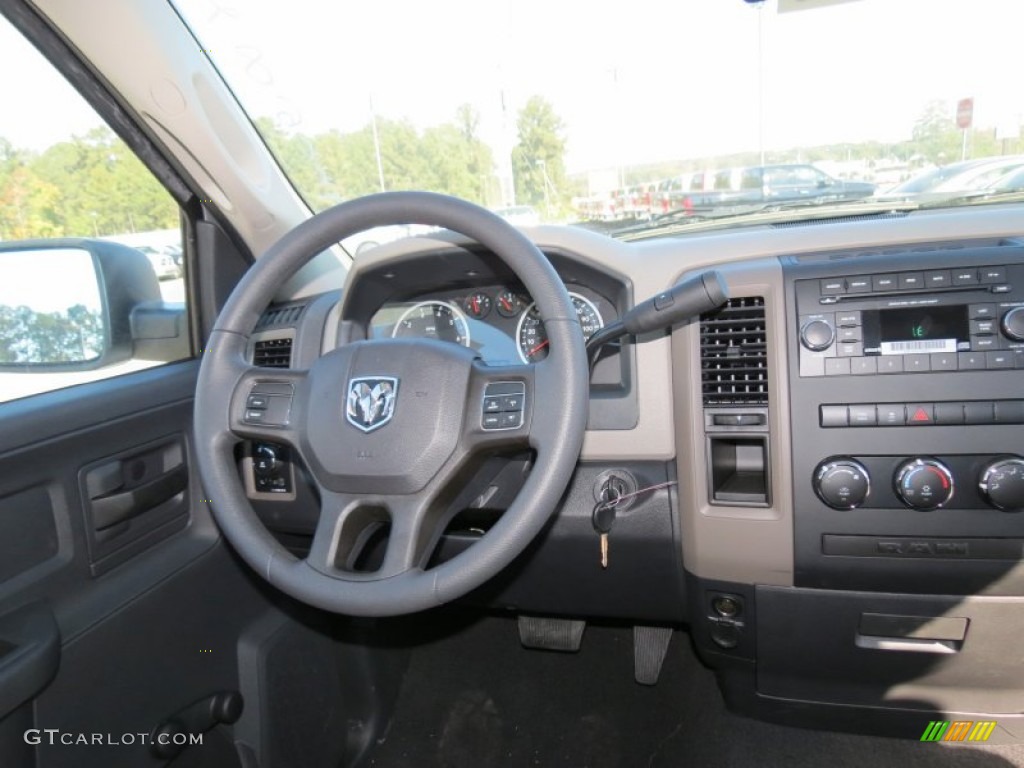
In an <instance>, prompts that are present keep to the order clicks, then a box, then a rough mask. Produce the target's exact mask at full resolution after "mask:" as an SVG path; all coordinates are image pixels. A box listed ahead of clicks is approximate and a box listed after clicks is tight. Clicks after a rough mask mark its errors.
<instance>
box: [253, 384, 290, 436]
mask: <svg viewBox="0 0 1024 768" xmlns="http://www.w3.org/2000/svg"><path fill="white" fill-rule="evenodd" d="M292 393H293V390H292V385H291V384H288V383H286V382H277V381H261V382H259V383H258V384H256V385H255V386H253V388H252V389H251V390H250V392H249V395H248V397H246V399H245V415H244V416H243V417H242V421H244V422H245V423H246V424H264V425H267V426H271V427H286V426H288V424H289V423H290V422H291V413H292V396H293V395H292Z"/></svg>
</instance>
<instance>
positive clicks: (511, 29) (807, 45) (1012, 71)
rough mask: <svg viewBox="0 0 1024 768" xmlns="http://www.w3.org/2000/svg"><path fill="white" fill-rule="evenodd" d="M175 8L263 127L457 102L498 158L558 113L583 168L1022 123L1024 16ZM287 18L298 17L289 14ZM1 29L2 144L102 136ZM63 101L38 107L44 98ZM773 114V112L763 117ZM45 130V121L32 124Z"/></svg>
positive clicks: (902, 1)
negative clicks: (935, 124) (938, 105)
mask: <svg viewBox="0 0 1024 768" xmlns="http://www.w3.org/2000/svg"><path fill="white" fill-rule="evenodd" d="M776 2H777V0H767V2H766V3H765V5H764V6H763V7H762V6H752V5H749V4H747V3H745V2H742V1H741V0H645V2H643V3H640V4H634V5H631V4H629V3H624V2H622V0H617V2H614V3H612V2H606V0H592V1H591V2H586V3H584V2H579V1H578V0H571V1H570V0H564V1H563V2H557V1H554V0H484V1H483V2H481V0H434V1H433V2H429V3H427V2H423V0H415V1H414V0H388V1H387V2H359V3H354V2H351V1H350V0H348V1H346V0H339V1H338V2H324V0H287V2H285V3H281V2H279V0H177V2H176V4H177V6H178V7H179V9H180V10H181V12H182V13H183V15H184V16H185V18H186V19H187V20H188V21H189V23H190V24H191V25H192V26H193V28H194V29H195V30H196V32H197V33H198V35H199V38H200V40H201V42H202V43H203V45H204V47H206V48H209V49H210V56H211V58H212V60H213V61H214V62H215V63H216V64H217V66H218V67H219V68H220V69H221V71H222V72H223V73H224V75H225V76H226V78H227V80H228V82H229V83H230V84H231V85H232V87H233V88H234V89H235V91H236V93H237V94H238V95H239V97H240V99H241V101H242V103H243V104H244V105H245V106H246V107H247V108H248V109H249V111H250V113H251V114H253V115H269V116H272V117H274V118H275V119H276V120H277V122H278V123H279V124H280V125H282V126H283V127H285V128H286V129H288V130H291V131H298V132H304V133H318V132H321V131H325V130H329V129H338V130H341V131H349V130H357V129H359V128H361V127H363V126H364V125H366V123H367V122H368V121H369V119H370V116H371V103H372V105H373V110H374V111H375V112H376V113H377V114H378V115H382V116H386V117H389V118H408V119H410V120H412V121H413V122H414V123H415V124H416V125H417V126H419V127H421V128H423V127H427V126H430V125H436V124H439V123H442V122H446V121H450V120H452V119H453V117H454V115H455V110H456V108H457V107H458V105H459V104H462V103H465V102H469V103H471V104H473V105H474V106H475V107H476V108H477V110H478V111H479V113H480V117H481V124H480V131H481V135H482V137H483V138H484V139H485V140H487V141H488V142H489V143H491V144H492V145H493V146H494V147H495V150H496V154H498V155H501V154H502V153H503V152H504V151H505V150H507V149H508V148H509V147H510V146H511V143H512V142H513V141H514V125H515V115H516V112H517V110H518V109H519V108H520V107H521V106H522V105H523V104H524V103H525V102H526V100H527V99H528V98H529V97H530V96H531V95H533V94H540V95H543V96H544V97H545V98H547V99H548V100H549V101H550V102H551V103H552V104H553V105H554V108H555V110H556V112H557V113H558V114H559V115H560V116H561V117H562V119H563V121H564V123H565V126H566V136H567V139H568V153H567V161H568V166H569V168H570V170H573V171H581V170H587V169H597V168H602V167H604V168H607V167H613V166H620V165H629V164H640V163H645V162H653V161H658V160H675V159H681V158H688V157H702V156H708V155H715V154H724V153H732V152H738V151H756V150H757V149H758V148H759V147H761V146H763V147H764V148H766V149H782V148H789V147H794V146H801V145H804V146H807V145H814V144H822V143H832V142H840V141H863V140H869V139H874V140H879V141H892V142H895V141H901V140H905V139H907V138H909V137H910V131H911V129H912V126H913V123H914V121H915V119H916V118H917V117H918V116H919V115H920V114H921V112H922V110H923V108H924V106H925V104H926V103H927V102H928V101H929V100H932V99H940V100H944V101H946V102H947V103H949V104H950V106H951V108H952V105H953V104H954V103H955V102H956V100H957V99H959V98H963V97H967V96H970V97H973V98H974V99H975V124H976V125H980V126H995V125H996V124H1002V123H1011V124H1013V125H1017V124H1019V122H1020V120H1021V116H1022V115H1024V88H1022V87H1021V86H1020V85H1019V82H1018V81H1019V71H1020V67H1019V55H1018V54H1017V50H1018V48H1019V42H1020V30H1021V29H1022V28H1024V2H1021V1H1020V0H973V1H972V2H970V3H964V2H952V1H951V0H941V2H940V1H939V0H854V1H853V2H847V3H843V4H838V5H834V6H829V7H823V8H818V9H813V10H807V11H800V12H793V13H778V12H777V6H776ZM285 9H286V10H287V16H286V17H285V16H284V15H283V10H285ZM14 35H16V33H13V32H12V31H11V30H10V29H9V28H8V27H7V26H6V23H5V22H0V66H2V67H3V71H6V72H18V73H19V77H18V78H6V79H5V80H4V82H3V89H4V90H5V91H6V92H7V93H11V92H12V91H13V92H14V96H15V97H16V98H17V97H19V96H23V95H24V96H32V95H36V98H34V99H33V100H32V101H31V103H33V104H35V105H36V107H37V109H35V110H33V114H32V115H21V114H18V113H17V111H10V110H9V111H6V112H0V136H3V137H6V138H8V139H9V140H11V141H12V142H13V143H15V144H16V145H18V146H27V147H31V148H35V149H42V148H45V147H46V146H48V145H49V144H51V143H53V142H55V141H59V140H62V139H65V138H67V137H68V136H69V135H70V134H72V133H82V132H84V131H85V130H88V128H89V127H91V126H93V125H95V124H96V123H97V121H96V118H95V117H94V116H92V115H91V113H90V112H89V110H88V109H87V108H82V107H81V106H80V100H79V99H78V97H77V96H76V95H74V94H73V93H70V89H69V88H68V87H67V86H66V85H63V84H62V82H60V80H59V77H57V76H56V75H54V74H52V72H51V71H50V70H49V69H48V68H47V66H45V65H43V64H41V63H40V62H39V61H38V54H37V53H36V52H35V51H34V50H32V49H31V48H30V47H29V46H28V45H27V44H25V43H24V42H23V41H20V40H15V39H13V36H14ZM42 93H45V94H50V93H57V94H61V95H60V96H59V98H56V99H53V98H45V99H44V98H38V94H42ZM759 104H763V109H762V108H760V107H759ZM28 118H31V119H28Z"/></svg>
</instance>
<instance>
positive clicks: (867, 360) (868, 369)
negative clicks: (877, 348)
mask: <svg viewBox="0 0 1024 768" xmlns="http://www.w3.org/2000/svg"><path fill="white" fill-rule="evenodd" d="M877 359H878V358H875V357H853V358H850V373H852V374H853V375H854V376H867V375H870V374H873V373H877V372H878V366H877V365H876V361H877Z"/></svg>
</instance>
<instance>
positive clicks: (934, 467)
mask: <svg viewBox="0 0 1024 768" xmlns="http://www.w3.org/2000/svg"><path fill="white" fill-rule="evenodd" d="M893 486H894V489H895V491H896V495H897V496H899V498H900V501H902V502H903V503H904V504H906V505H907V506H908V507H910V508H911V509H919V510H921V511H922V512H927V511H929V510H932V509H938V508H939V507H941V506H942V505H943V504H945V503H946V502H948V501H949V500H950V499H952V498H953V473H952V472H950V471H949V468H948V467H947V466H946V465H945V464H943V463H942V462H941V461H936V460H935V459H920V458H918V459H911V460H910V461H906V462H904V463H903V464H901V465H900V466H899V469H897V470H896V475H895V478H894V479H893Z"/></svg>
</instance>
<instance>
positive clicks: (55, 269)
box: [0, 238, 188, 372]
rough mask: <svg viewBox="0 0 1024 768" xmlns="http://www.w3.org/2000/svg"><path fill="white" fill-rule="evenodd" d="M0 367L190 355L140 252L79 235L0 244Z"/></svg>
mask: <svg viewBox="0 0 1024 768" xmlns="http://www.w3.org/2000/svg"><path fill="white" fill-rule="evenodd" d="M0 275H2V276H3V279H2V280H0V370H3V371H8V372H10V371H24V372H31V371H39V372H43V371H49V372H59V371H69V372H70V371H90V370H94V369H97V368H102V367H105V366H108V365H111V364H114V363H118V362H121V361H124V360H128V359H132V358H139V357H145V358H149V359H163V360H174V359H179V358H181V357H184V356H187V355H188V333H187V330H186V329H187V324H186V322H185V312H184V305H168V304H165V303H164V302H163V300H162V298H161V294H160V284H159V282H158V280H157V277H156V273H155V271H154V270H153V266H152V264H151V263H150V261H149V259H148V258H147V257H146V255H145V254H144V253H142V252H141V251H138V250H136V249H135V248H131V247H128V246H125V245H121V244H119V243H113V242H107V241H103V240H91V239H83V238H63V239H53V240H25V241H17V242H6V243H0Z"/></svg>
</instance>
